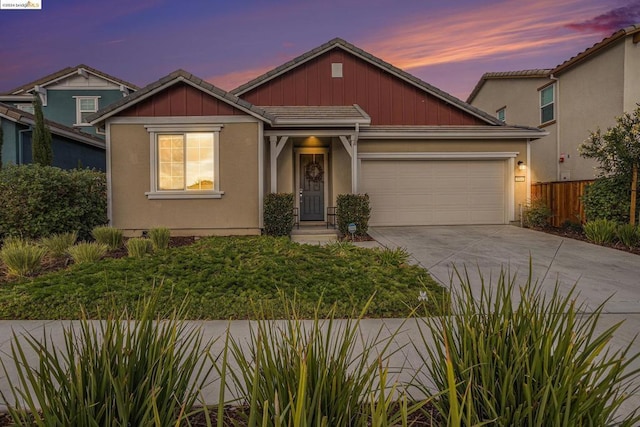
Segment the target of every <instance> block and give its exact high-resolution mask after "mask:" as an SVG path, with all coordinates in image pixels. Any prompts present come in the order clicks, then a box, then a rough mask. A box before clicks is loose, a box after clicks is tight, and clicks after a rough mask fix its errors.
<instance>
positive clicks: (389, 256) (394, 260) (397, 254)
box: [375, 248, 411, 267]
mask: <svg viewBox="0 0 640 427" xmlns="http://www.w3.org/2000/svg"><path fill="white" fill-rule="evenodd" d="M375 252H376V257H377V258H378V260H379V261H380V264H381V265H384V266H391V267H399V266H402V265H405V264H407V262H409V258H410V257H411V255H410V254H409V252H407V250H406V249H404V248H395V249H389V248H382V249H380V248H376V249H375Z"/></svg>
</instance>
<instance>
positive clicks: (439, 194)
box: [360, 160, 507, 225]
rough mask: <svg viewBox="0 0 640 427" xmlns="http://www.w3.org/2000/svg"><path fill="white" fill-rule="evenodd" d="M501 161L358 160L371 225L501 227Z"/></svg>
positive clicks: (504, 164)
mask: <svg viewBox="0 0 640 427" xmlns="http://www.w3.org/2000/svg"><path fill="white" fill-rule="evenodd" d="M506 167H507V162H506V161H505V160H362V163H361V173H360V192H361V193H368V194H369V196H370V198H371V220H370V224H371V225H454V224H504V223H505V222H506V215H505V203H506V195H505V194H506V191H505V190H506V188H505V185H506V184H505V176H506V175H505V174H506Z"/></svg>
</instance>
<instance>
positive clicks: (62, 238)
mask: <svg viewBox="0 0 640 427" xmlns="http://www.w3.org/2000/svg"><path fill="white" fill-rule="evenodd" d="M76 240H78V233H77V232H75V231H73V232H70V233H58V234H54V235H52V236H49V237H43V238H42V239H40V244H41V245H42V246H43V247H44V248H45V249H46V250H47V254H48V255H49V256H51V257H53V258H63V257H65V256H67V255H68V252H67V251H68V250H69V248H70V247H71V246H73V245H74V244H75V243H76Z"/></svg>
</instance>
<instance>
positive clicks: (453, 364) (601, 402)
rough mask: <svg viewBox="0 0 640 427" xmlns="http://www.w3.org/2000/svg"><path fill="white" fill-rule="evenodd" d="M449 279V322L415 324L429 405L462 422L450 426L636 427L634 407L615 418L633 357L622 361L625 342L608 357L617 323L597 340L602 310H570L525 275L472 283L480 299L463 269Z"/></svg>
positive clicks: (570, 298)
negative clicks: (521, 279) (431, 388)
mask: <svg viewBox="0 0 640 427" xmlns="http://www.w3.org/2000/svg"><path fill="white" fill-rule="evenodd" d="M529 269H530V271H531V264H530V266H529ZM456 274H457V277H458V279H459V281H460V286H458V285H456V286H453V283H451V289H452V299H453V301H452V303H451V307H452V310H453V313H452V314H453V315H452V316H447V317H426V318H422V319H419V320H418V321H419V322H421V325H424V326H425V328H424V330H423V331H421V334H422V342H423V344H424V345H425V347H426V350H427V351H426V354H425V355H424V356H423V361H424V364H425V365H424V366H425V367H426V370H427V372H426V373H427V376H428V377H430V378H432V379H433V383H434V385H435V386H436V391H438V392H441V393H442V394H440V395H437V396H436V399H435V404H436V407H437V409H438V411H439V412H440V414H441V416H442V417H443V419H445V420H447V419H454V420H458V421H461V422H460V423H458V424H456V423H452V424H450V425H469V426H470V425H483V424H484V423H489V424H490V425H496V426H533V425H553V426H586V425H590V426H608V425H623V426H632V425H638V421H640V416H639V415H637V413H638V410H637V409H636V410H635V411H634V412H633V413H631V414H629V415H628V416H627V417H626V418H625V419H624V420H619V419H616V417H617V416H618V414H617V413H616V412H617V411H618V410H619V409H620V408H621V407H622V405H623V404H624V403H625V401H626V400H627V399H628V398H629V397H630V396H633V395H634V391H635V390H636V387H637V386H635V385H633V383H632V382H633V381H637V380H638V379H639V378H638V373H639V369H638V368H637V366H638V365H637V359H638V357H639V356H640V354H635V355H631V354H629V352H630V348H631V346H632V345H633V340H631V341H632V342H631V343H629V345H628V346H627V347H626V348H624V349H622V350H615V351H613V350H612V349H607V343H608V342H609V341H610V340H611V338H612V337H613V335H614V334H615V333H616V331H617V329H618V327H619V326H620V324H621V323H617V324H615V325H614V326H612V327H609V328H607V329H605V330H604V332H598V333H596V330H598V331H600V330H602V328H596V325H597V324H598V321H599V319H600V315H601V314H602V311H603V307H604V303H603V304H602V305H600V306H599V307H597V308H596V309H595V310H592V309H591V308H590V307H587V306H585V305H584V304H577V303H576V302H575V297H576V295H575V289H576V288H575V287H574V288H573V289H571V290H570V291H569V293H568V294H567V296H562V295H561V292H560V285H559V284H556V286H555V288H554V289H553V290H552V291H551V292H549V291H546V290H543V289H542V286H541V285H540V284H539V283H538V282H534V281H533V280H532V278H531V274H529V276H528V279H526V281H525V283H524V285H522V286H521V287H517V286H516V284H515V282H516V277H515V276H509V275H508V273H506V272H504V271H502V272H501V273H500V275H499V278H498V281H497V285H494V284H492V283H488V284H486V283H484V280H483V279H482V276H481V278H480V283H479V284H480V285H481V288H480V290H479V291H477V289H478V284H477V283H471V280H470V279H469V275H468V273H467V272H466V271H465V272H464V274H458V273H457V272H456ZM452 282H453V280H452ZM474 289H475V290H474ZM518 291H519V292H518ZM514 294H516V298H517V297H518V296H519V297H520V299H519V301H518V300H515V299H514V296H513V295H514ZM587 313H591V314H587ZM421 329H422V328H421ZM434 342H435V343H436V344H435V345H434V344H433V343H434ZM634 366H635V367H634ZM421 378H423V377H421ZM425 379H426V378H425ZM417 385H418V386H419V387H420V389H421V390H423V391H424V392H427V393H428V389H427V387H426V385H425V384H424V383H422V382H420V381H417ZM429 385H430V384H429ZM450 417H451V418H450ZM614 421H615V422H614ZM618 423H620V424H618Z"/></svg>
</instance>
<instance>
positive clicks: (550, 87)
mask: <svg viewBox="0 0 640 427" xmlns="http://www.w3.org/2000/svg"><path fill="white" fill-rule="evenodd" d="M549 89H550V90H552V91H553V96H552V98H551V102H548V103H546V104H542V93H543V92H544V91H545V90H549ZM538 100H539V101H540V124H541V125H544V124H546V123H550V122H552V121H554V120H555V119H556V85H555V83H553V84H550V85H546V86H544V87H541V88H540V89H538ZM548 106H551V107H552V110H551V111H552V112H553V114H552V116H551V118H550V119H549V120H545V121H542V109H543V108H545V107H548Z"/></svg>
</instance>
